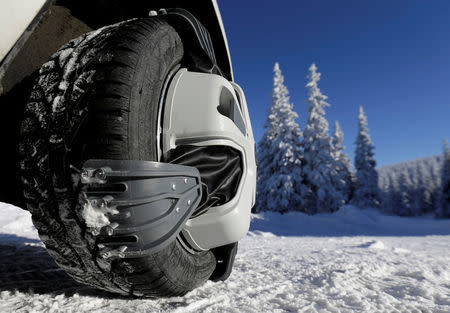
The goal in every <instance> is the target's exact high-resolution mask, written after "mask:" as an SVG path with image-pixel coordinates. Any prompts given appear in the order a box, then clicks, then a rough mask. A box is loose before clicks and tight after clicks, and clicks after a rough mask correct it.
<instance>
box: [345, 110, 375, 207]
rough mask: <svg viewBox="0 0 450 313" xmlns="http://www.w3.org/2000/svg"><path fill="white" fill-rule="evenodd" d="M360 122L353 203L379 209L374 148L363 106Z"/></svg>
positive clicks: (359, 116) (359, 117)
mask: <svg viewBox="0 0 450 313" xmlns="http://www.w3.org/2000/svg"><path fill="white" fill-rule="evenodd" d="M358 121H359V123H358V136H357V138H356V150H355V170H356V181H355V191H354V194H353V199H352V203H354V204H355V205H356V206H359V207H361V208H365V207H378V206H379V204H380V201H379V189H378V173H377V171H376V170H375V166H376V161H375V158H374V152H373V149H374V146H373V144H372V140H371V139H370V135H369V129H368V126H367V117H366V115H365V114H364V110H363V108H362V107H361V106H360V107H359V115H358Z"/></svg>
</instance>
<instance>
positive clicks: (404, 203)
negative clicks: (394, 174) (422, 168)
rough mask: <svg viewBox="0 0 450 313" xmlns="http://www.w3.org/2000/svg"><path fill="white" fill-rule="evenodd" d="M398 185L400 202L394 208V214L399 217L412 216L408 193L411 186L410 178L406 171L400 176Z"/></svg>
mask: <svg viewBox="0 0 450 313" xmlns="http://www.w3.org/2000/svg"><path fill="white" fill-rule="evenodd" d="M398 184H399V198H400V201H399V203H398V206H397V207H396V214H397V215H400V216H410V215H412V201H411V195H410V192H409V191H410V188H411V185H412V184H411V179H410V176H409V175H408V172H407V171H406V170H404V171H403V172H402V173H401V174H400V179H399V182H398Z"/></svg>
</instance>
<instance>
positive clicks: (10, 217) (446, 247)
mask: <svg viewBox="0 0 450 313" xmlns="http://www.w3.org/2000/svg"><path fill="white" fill-rule="evenodd" d="M0 269H1V270H0V312H2V313H7V312H77V313H81V312H108V313H110V312H433V313H437V312H442V313H444V312H446V313H449V312H450V220H441V221H436V220H434V219H432V218H431V217H430V218H410V219H408V218H399V217H390V216H384V215H381V214H379V213H377V212H376V211H372V210H363V211H361V210H358V209H355V208H353V207H346V208H344V209H343V210H341V211H339V212H338V213H335V214H333V215H329V214H322V215H317V216H306V215H303V214H300V213H289V214H285V215H282V216H281V215H279V214H268V213H266V214H260V215H255V216H254V218H253V221H252V227H251V231H250V232H249V234H248V236H247V237H246V238H244V239H243V240H242V241H241V242H240V246H239V253H238V255H237V259H236V263H235V267H234V271H233V274H232V275H231V277H230V278H229V280H227V281H226V282H221V283H212V282H208V283H207V284H205V285H204V286H202V287H200V288H198V289H196V290H194V291H192V292H191V293H189V294H188V295H186V296H185V297H174V298H168V299H159V300H140V299H134V300H130V299H127V298H121V297H117V296H115V295H111V294H108V293H104V292H101V291H97V290H94V289H91V288H88V287H85V286H82V285H80V284H78V283H76V282H74V281H73V280H72V279H71V278H69V277H68V276H67V275H66V274H64V272H62V271H61V270H59V269H58V267H57V266H56V265H55V263H54V262H53V261H52V259H51V258H50V257H49V256H48V255H47V253H46V252H45V249H44V248H43V246H42V244H41V242H40V241H39V239H38V236H37V234H36V231H35V230H34V228H33V227H32V224H31V219H30V216H29V214H28V213H27V212H25V211H21V210H20V209H18V208H15V207H12V206H5V205H2V204H0Z"/></svg>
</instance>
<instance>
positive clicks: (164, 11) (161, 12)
mask: <svg viewBox="0 0 450 313" xmlns="http://www.w3.org/2000/svg"><path fill="white" fill-rule="evenodd" d="M158 13H159V14H167V10H166V9H159V10H158Z"/></svg>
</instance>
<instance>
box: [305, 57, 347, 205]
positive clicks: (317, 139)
mask: <svg viewBox="0 0 450 313" xmlns="http://www.w3.org/2000/svg"><path fill="white" fill-rule="evenodd" d="M320 75H321V74H320V73H318V72H317V67H316V65H315V64H314V63H313V64H312V65H311V66H310V68H309V75H308V79H309V81H308V83H307V84H306V88H307V89H308V90H309V95H308V100H307V102H308V104H309V106H308V119H307V122H306V126H305V131H304V133H303V135H304V152H303V175H304V183H305V185H306V186H307V188H308V194H307V197H306V200H307V201H306V207H307V209H306V212H307V213H309V214H314V213H318V212H333V211H336V210H338V209H339V207H340V206H341V205H342V203H343V199H345V196H344V195H343V192H342V191H341V190H338V189H336V188H335V186H334V180H333V175H335V174H336V173H335V171H334V169H333V166H334V159H333V156H332V151H331V139H330V137H329V135H328V122H327V120H326V119H325V109H324V108H325V107H327V106H329V104H328V103H327V102H326V100H327V96H325V95H323V94H322V93H321V92H320V89H319V87H318V85H317V83H318V82H319V80H320Z"/></svg>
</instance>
